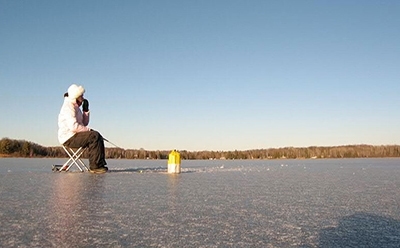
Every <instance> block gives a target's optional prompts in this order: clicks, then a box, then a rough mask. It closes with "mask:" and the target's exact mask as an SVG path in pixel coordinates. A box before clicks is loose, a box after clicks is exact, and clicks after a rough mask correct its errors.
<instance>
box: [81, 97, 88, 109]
mask: <svg viewBox="0 0 400 248" xmlns="http://www.w3.org/2000/svg"><path fill="white" fill-rule="evenodd" d="M82 110H83V112H88V111H89V101H88V100H87V99H84V100H83V103H82Z"/></svg>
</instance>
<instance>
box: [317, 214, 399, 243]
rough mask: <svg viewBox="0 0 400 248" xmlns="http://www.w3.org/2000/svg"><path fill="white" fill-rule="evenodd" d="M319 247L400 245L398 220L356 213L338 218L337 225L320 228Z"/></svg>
mask: <svg viewBox="0 0 400 248" xmlns="http://www.w3.org/2000/svg"><path fill="white" fill-rule="evenodd" d="M319 237H320V238H319V247H321V248H326V247H327V248H337V247H364V248H367V247H371V248H372V247H374V248H380V247H385V248H390V247H400V221H399V220H395V219H392V218H387V217H383V216H379V215H373V214H367V213H357V214H353V215H350V216H347V217H344V218H342V219H340V221H339V225H338V226H337V227H332V228H326V229H322V230H321V232H320V235H319Z"/></svg>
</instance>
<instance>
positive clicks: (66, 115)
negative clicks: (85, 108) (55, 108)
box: [58, 97, 90, 144]
mask: <svg viewBox="0 0 400 248" xmlns="http://www.w3.org/2000/svg"><path fill="white" fill-rule="evenodd" d="M88 124H89V112H83V113H82V111H81V109H80V108H79V106H78V104H77V103H76V99H72V98H70V97H64V103H63V105H62V107H61V110H60V114H59V115H58V141H59V142H60V144H64V143H65V141H67V140H68V139H69V138H71V137H72V136H74V135H75V134H76V133H79V132H86V131H90V128H89V127H87V125H88Z"/></svg>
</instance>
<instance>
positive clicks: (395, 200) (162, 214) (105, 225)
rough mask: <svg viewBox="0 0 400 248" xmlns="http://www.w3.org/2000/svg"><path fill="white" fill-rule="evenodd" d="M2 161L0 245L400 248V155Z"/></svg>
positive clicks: (0, 165) (0, 169)
mask: <svg viewBox="0 0 400 248" xmlns="http://www.w3.org/2000/svg"><path fill="white" fill-rule="evenodd" d="M63 161H64V160H62V159H15V158H2V159H0V199H1V203H0V223H1V224H0V226H1V227H0V247H400V208H399V206H400V190H399V189H400V159H337V160H236V161H224V160H214V161H182V172H183V173H182V174H179V175H172V174H167V173H166V167H167V164H166V163H167V161H166V160H107V162H108V164H109V165H108V166H109V169H110V172H109V173H106V174H101V175H95V174H90V173H79V172H69V173H65V172H62V173H60V172H52V171H51V167H52V165H53V164H60V163H62V162H63Z"/></svg>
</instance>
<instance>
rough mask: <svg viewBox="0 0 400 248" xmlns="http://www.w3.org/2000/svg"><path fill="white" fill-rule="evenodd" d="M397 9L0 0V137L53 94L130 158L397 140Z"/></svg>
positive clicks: (38, 123) (52, 131)
mask: <svg viewBox="0 0 400 248" xmlns="http://www.w3.org/2000/svg"><path fill="white" fill-rule="evenodd" d="M399 13H400V1H398V0H393V1H391V0H388V1H367V0H365V1H361V0H360V1H352V0H343V1H341V0H338V1H331V0H329V1H324V0H320V1H310V0H305V1H298V0H293V1H281V0H276V1H264V0H261V1H251V0H250V1H245V0H242V1H236V0H226V1H225V0H224V1H223V0H204V1H194V0H182V1H155V0H154V1H153V0H144V1H138V0H137V1H136V0H135V1H129V0H126V1H118V0H117V1H90V0H85V1H80V0H79V1H71V0H68V1H44V0H39V1H29V0H25V1H21V0H15V1H11V0H0V87H1V89H0V105H1V122H0V138H2V137H9V138H12V139H22V140H28V141H32V142H35V143H38V144H41V145H44V146H57V145H59V144H58V141H57V116H58V112H59V110H60V107H61V104H62V102H63V93H64V92H66V90H67V88H68V87H69V85H71V84H72V83H76V84H79V85H83V86H84V87H85V88H86V94H85V97H86V98H87V99H88V100H89V102H90V110H91V122H90V126H91V127H92V128H94V129H96V130H98V131H100V132H101V133H102V134H103V136H104V137H106V138H108V139H109V140H110V141H112V142H113V143H115V144H117V145H119V146H121V147H123V148H126V149H129V148H132V149H139V148H144V149H148V150H158V149H159V150H169V149H175V148H176V149H179V150H190V151H194V150H235V149H237V150H245V149H261V148H271V147H287V146H295V147H307V146H335V145H347V144H372V145H387V144H400V142H399V139H400V111H399V110H400V100H399V99H400V98H399V92H400V28H399V27H400V14H399Z"/></svg>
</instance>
